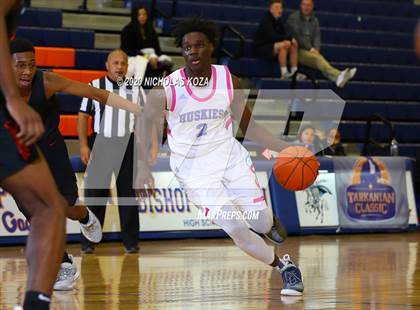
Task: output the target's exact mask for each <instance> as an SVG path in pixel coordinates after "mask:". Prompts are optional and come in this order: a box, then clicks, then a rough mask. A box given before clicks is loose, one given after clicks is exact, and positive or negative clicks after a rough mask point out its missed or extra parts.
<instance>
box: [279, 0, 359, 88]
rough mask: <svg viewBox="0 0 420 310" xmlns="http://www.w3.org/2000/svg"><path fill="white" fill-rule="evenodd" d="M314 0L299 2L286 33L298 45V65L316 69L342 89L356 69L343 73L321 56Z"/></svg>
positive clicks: (290, 18) (319, 34)
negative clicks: (298, 9) (298, 8)
mask: <svg viewBox="0 0 420 310" xmlns="http://www.w3.org/2000/svg"><path fill="white" fill-rule="evenodd" d="M314 1H315V0H301V1H300V11H298V12H294V13H292V14H291V15H290V16H289V18H288V20H287V23H286V29H287V31H288V33H289V34H290V35H291V36H292V37H293V38H295V39H296V40H297V42H298V43H299V54H298V55H299V63H300V64H302V65H304V66H307V67H310V68H314V69H317V70H319V71H321V73H322V74H323V75H324V76H325V77H326V78H327V79H329V80H331V81H333V82H335V83H336V85H337V87H344V86H345V85H346V83H347V82H348V81H349V80H350V79H352V78H353V77H354V75H355V74H356V71H357V69H356V68H352V69H349V68H346V69H345V70H343V71H339V70H338V69H336V68H334V67H333V66H331V64H330V63H329V62H328V61H327V60H326V59H325V58H324V57H323V56H322V55H321V53H320V50H321V31H320V29H319V22H318V19H317V18H316V16H315V15H314V14H313V10H314Z"/></svg>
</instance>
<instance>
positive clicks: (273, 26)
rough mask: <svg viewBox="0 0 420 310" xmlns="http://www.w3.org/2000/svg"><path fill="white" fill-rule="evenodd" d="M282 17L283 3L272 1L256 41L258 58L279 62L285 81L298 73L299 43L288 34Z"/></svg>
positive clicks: (280, 0)
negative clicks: (288, 66) (288, 60)
mask: <svg viewBox="0 0 420 310" xmlns="http://www.w3.org/2000/svg"><path fill="white" fill-rule="evenodd" d="M282 15H283V1H282V0H270V6H269V12H267V14H266V16H265V17H264V19H263V20H262V21H261V23H260V25H259V26H258V29H257V32H256V34H255V40H254V41H255V53H256V54H257V56H259V57H261V58H264V59H267V60H273V59H277V60H278V63H279V65H280V71H281V79H282V80H284V79H287V78H289V77H291V76H292V75H293V74H294V73H295V72H296V71H297V65H298V43H297V41H296V40H295V39H294V38H292V37H291V36H289V35H288V34H287V32H286V27H285V24H284V22H283V20H282ZM287 56H289V57H290V67H291V70H290V72H289V71H288V69H287Z"/></svg>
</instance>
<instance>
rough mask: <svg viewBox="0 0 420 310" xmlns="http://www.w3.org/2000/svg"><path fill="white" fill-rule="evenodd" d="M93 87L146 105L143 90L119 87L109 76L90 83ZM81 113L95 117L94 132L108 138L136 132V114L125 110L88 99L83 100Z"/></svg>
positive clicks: (128, 86)
mask: <svg viewBox="0 0 420 310" xmlns="http://www.w3.org/2000/svg"><path fill="white" fill-rule="evenodd" d="M89 84H90V85H92V86H93V87H96V88H100V89H105V90H108V91H112V92H114V93H115V94H117V95H119V96H121V97H123V98H125V99H127V100H130V101H132V102H133V103H136V104H139V105H142V106H143V105H144V103H145V100H146V94H145V92H144V90H143V88H140V87H131V86H130V85H127V86H121V87H119V86H118V84H117V83H116V82H114V81H112V80H111V79H110V78H108V77H107V76H105V77H102V78H100V79H96V80H93V81H92V82H90V83H89ZM80 112H82V113H87V114H90V115H92V116H93V122H92V130H93V132H95V133H96V134H101V135H103V136H104V137H106V138H115V137H124V136H126V135H129V134H131V133H132V132H133V131H134V114H133V113H128V112H126V111H125V110H121V109H117V108H113V107H110V106H108V105H104V104H101V103H100V102H98V101H96V100H92V99H88V98H83V100H82V103H81V105H80Z"/></svg>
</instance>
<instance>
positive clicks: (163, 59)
mask: <svg viewBox="0 0 420 310" xmlns="http://www.w3.org/2000/svg"><path fill="white" fill-rule="evenodd" d="M121 49H122V50H123V51H124V52H125V53H126V54H127V55H128V56H130V57H129V60H128V74H127V76H129V77H131V76H134V77H135V78H137V79H142V78H143V77H144V76H150V77H160V76H162V75H163V74H164V72H165V71H167V72H169V71H170V70H171V68H172V59H171V58H170V57H169V56H167V55H162V52H161V49H160V44H159V39H158V35H157V33H156V30H155V28H154V27H153V23H152V21H151V20H150V19H149V14H148V12H147V9H146V7H144V6H138V7H135V8H133V9H132V11H131V21H130V23H128V24H127V25H126V26H125V27H124V28H123V30H122V32H121Z"/></svg>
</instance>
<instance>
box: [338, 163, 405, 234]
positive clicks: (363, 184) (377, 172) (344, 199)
mask: <svg viewBox="0 0 420 310" xmlns="http://www.w3.org/2000/svg"><path fill="white" fill-rule="evenodd" d="M405 161H406V158H403V157H400V158H397V157H336V158H334V169H335V172H336V174H335V176H336V186H337V199H338V214H339V221H340V227H341V228H352V229H358V228H359V229H405V228H407V226H408V217H409V211H408V202H407V186H406V173H405V171H406V169H405Z"/></svg>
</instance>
